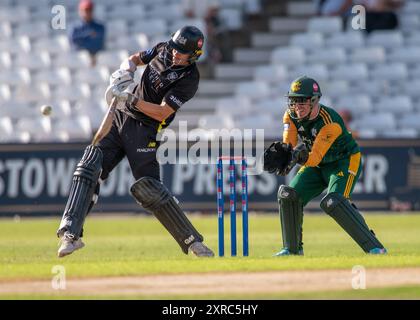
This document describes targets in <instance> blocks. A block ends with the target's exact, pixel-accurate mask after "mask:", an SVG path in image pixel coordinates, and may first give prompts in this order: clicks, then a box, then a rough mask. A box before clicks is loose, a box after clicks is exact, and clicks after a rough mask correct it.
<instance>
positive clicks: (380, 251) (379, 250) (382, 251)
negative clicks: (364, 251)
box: [369, 248, 388, 254]
mask: <svg viewBox="0 0 420 320" xmlns="http://www.w3.org/2000/svg"><path fill="white" fill-rule="evenodd" d="M387 253H388V251H386V249H385V248H373V249H371V250H369V254H387Z"/></svg>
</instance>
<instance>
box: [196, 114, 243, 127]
mask: <svg viewBox="0 0 420 320" xmlns="http://www.w3.org/2000/svg"><path fill="white" fill-rule="evenodd" d="M198 125H199V127H200V128H203V129H209V130H211V129H233V128H234V127H235V123H234V121H233V119H232V117H231V116H229V115H226V114H225V115H220V114H215V115H205V116H202V117H200V119H199V120H198Z"/></svg>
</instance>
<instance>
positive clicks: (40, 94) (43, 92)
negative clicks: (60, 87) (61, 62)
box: [15, 82, 65, 103]
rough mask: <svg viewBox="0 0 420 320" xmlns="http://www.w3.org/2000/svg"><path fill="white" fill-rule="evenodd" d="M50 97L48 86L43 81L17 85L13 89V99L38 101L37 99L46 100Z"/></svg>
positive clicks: (30, 101)
mask: <svg viewBox="0 0 420 320" xmlns="http://www.w3.org/2000/svg"><path fill="white" fill-rule="evenodd" d="M64 85H65V84H64ZM50 98H51V91H50V87H49V86H48V84H47V83H45V82H41V83H34V84H31V85H19V86H18V87H17V88H16V91H15V99H16V100H18V101H22V102H27V103H38V102H39V101H46V100H48V99H50Z"/></svg>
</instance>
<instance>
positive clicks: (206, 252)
mask: <svg viewBox="0 0 420 320" xmlns="http://www.w3.org/2000/svg"><path fill="white" fill-rule="evenodd" d="M188 250H189V251H191V252H192V253H194V254H195V255H196V256H197V257H214V252H213V251H211V249H209V248H207V247H206V246H205V245H204V243H202V242H199V241H197V242H194V243H193V244H192V245H190V247H189V248H188Z"/></svg>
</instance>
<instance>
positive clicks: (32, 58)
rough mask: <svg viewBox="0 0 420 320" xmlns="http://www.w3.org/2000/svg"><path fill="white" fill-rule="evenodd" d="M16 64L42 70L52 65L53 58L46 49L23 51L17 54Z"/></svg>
mask: <svg viewBox="0 0 420 320" xmlns="http://www.w3.org/2000/svg"><path fill="white" fill-rule="evenodd" d="M15 65H16V66H17V67H24V68H28V69H29V70H41V69H46V68H49V67H50V65H51V59H50V55H49V54H48V52H46V51H44V52H33V53H23V54H19V55H18V56H17V58H16V61H15Z"/></svg>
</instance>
